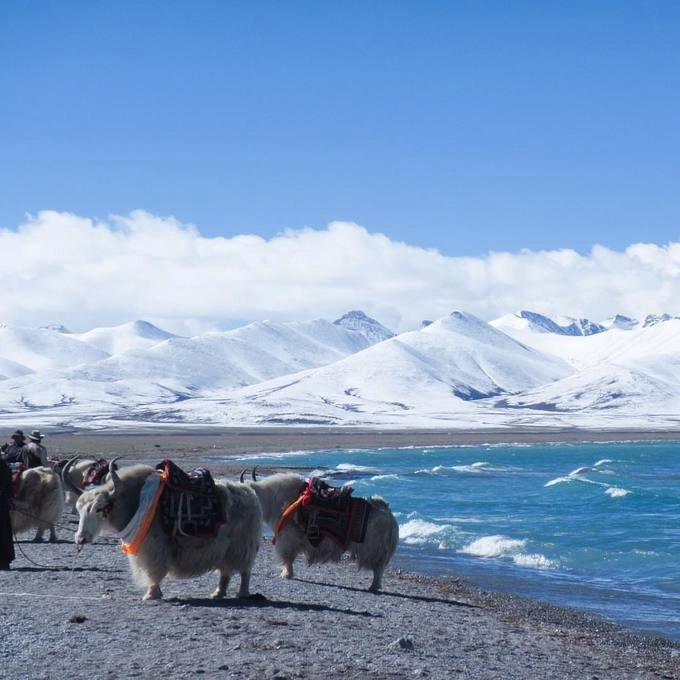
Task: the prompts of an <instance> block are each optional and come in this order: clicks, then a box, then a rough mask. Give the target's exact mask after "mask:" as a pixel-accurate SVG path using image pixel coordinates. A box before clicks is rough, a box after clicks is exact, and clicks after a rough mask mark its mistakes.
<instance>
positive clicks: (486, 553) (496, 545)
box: [461, 535, 527, 557]
mask: <svg viewBox="0 0 680 680" xmlns="http://www.w3.org/2000/svg"><path fill="white" fill-rule="evenodd" d="M526 544H527V542H526V541H523V540H520V539H517V538H508V537H507V536H500V535H495V536H482V537H481V538H478V539H476V540H475V541H472V543H470V544H469V545H467V546H465V547H464V548H463V549H462V550H461V552H463V553H466V554H467V555H474V556H475V557H510V556H511V555H512V554H513V553H517V552H518V551H519V550H521V549H522V548H524V546H525V545H526Z"/></svg>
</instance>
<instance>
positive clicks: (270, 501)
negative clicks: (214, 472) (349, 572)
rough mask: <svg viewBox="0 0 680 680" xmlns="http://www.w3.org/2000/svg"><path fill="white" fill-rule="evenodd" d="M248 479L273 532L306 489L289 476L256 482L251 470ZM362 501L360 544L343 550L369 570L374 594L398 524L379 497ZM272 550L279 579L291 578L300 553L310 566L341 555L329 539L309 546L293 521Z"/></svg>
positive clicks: (302, 482) (297, 477) (303, 483)
mask: <svg viewBox="0 0 680 680" xmlns="http://www.w3.org/2000/svg"><path fill="white" fill-rule="evenodd" d="M252 477H253V481H252V482H248V484H249V485H250V487H251V488H252V489H253V490H254V491H255V493H256V494H257V497H258V499H259V501H260V505H261V506H262V516H263V519H264V521H265V523H266V524H267V525H268V526H269V527H270V528H271V529H272V530H275V529H276V526H277V524H278V522H279V519H280V518H281V515H282V513H283V511H284V510H285V509H286V508H287V507H288V506H290V505H291V503H293V502H294V501H296V500H297V498H298V497H299V496H300V493H301V492H302V490H303V489H304V488H305V486H306V481H305V479H304V478H303V477H301V476H300V475H296V474H293V473H280V474H275V475H271V476H269V477H265V478H264V479H262V480H260V481H257V479H256V477H255V473H254V471H253V474H252ZM241 479H243V473H242V474H241ZM365 500H367V501H368V503H369V506H370V510H369V515H368V522H367V525H366V535H365V538H364V541H363V542H361V543H356V542H351V543H350V544H349V547H348V548H347V549H348V550H349V553H350V555H351V556H352V558H353V559H355V560H356V562H357V565H358V567H359V569H367V570H372V571H373V581H372V582H371V585H370V587H369V590H370V591H371V592H374V593H375V592H378V591H379V590H380V589H381V588H382V577H383V572H384V571H385V568H386V567H387V564H388V563H389V561H390V559H392V555H394V551H395V550H396V548H397V543H398V542H399V524H398V523H397V520H396V519H395V518H394V515H393V514H392V511H391V510H390V506H389V504H388V503H387V502H386V501H385V500H383V499H382V498H381V497H380V496H372V497H371V498H367V499H365ZM275 549H276V552H277V554H278V556H279V559H280V560H281V562H282V564H283V569H282V570H281V576H282V577H283V578H292V577H293V562H294V561H295V558H296V557H297V556H298V555H300V554H301V553H302V554H304V555H305V556H306V557H307V561H308V563H310V564H313V563H316V562H329V561H337V560H339V559H340V557H341V556H342V555H343V553H344V552H345V551H344V550H343V549H342V548H341V547H340V546H338V545H337V544H336V543H335V542H334V541H332V540H331V539H329V538H324V539H323V540H322V541H321V542H320V543H319V545H317V546H314V545H312V543H311V542H310V541H309V539H308V538H307V536H306V535H305V533H304V531H303V530H302V528H301V527H300V526H299V525H298V524H297V523H296V522H295V520H294V519H293V520H291V521H289V522H287V523H286V524H285V526H283V528H282V529H281V531H280V533H279V535H278V536H277V537H276V544H275Z"/></svg>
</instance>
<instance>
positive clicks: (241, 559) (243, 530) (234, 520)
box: [76, 465, 262, 600]
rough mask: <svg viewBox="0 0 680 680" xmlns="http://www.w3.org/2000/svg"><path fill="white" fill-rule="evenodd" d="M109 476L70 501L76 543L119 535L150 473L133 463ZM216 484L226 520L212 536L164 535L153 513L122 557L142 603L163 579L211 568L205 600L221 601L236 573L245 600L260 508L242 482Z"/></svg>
mask: <svg viewBox="0 0 680 680" xmlns="http://www.w3.org/2000/svg"><path fill="white" fill-rule="evenodd" d="M109 474H110V479H109V480H108V481H107V482H106V483H105V484H102V485H101V486H98V487H94V488H92V489H89V490H88V491H85V492H84V493H83V494H82V495H81V496H80V498H79V499H78V502H77V503H76V509H77V510H78V514H79V515H80V522H79V525H78V532H77V533H76V543H77V544H78V545H82V544H84V543H91V542H93V541H94V539H95V538H96V536H97V535H98V534H99V532H100V531H101V530H108V531H110V532H120V531H121V530H122V529H123V528H124V527H125V526H126V525H127V524H128V523H129V521H130V520H131V519H132V517H133V515H134V514H135V511H136V510H137V507H138V505H139V496H140V491H141V488H142V486H143V484H144V482H145V480H146V478H147V477H148V476H149V475H151V474H156V472H155V470H154V468H152V467H150V466H148V465H133V466H130V467H125V468H122V469H121V470H120V472H117V473H116V472H114V473H111V472H109ZM216 486H217V489H218V491H219V493H220V495H221V496H222V501H223V504H224V510H225V515H226V518H227V519H226V522H225V523H224V524H223V525H222V526H221V527H220V529H219V531H218V533H217V535H216V536H215V537H214V538H198V537H193V536H180V535H176V536H173V535H170V534H168V533H166V531H165V529H164V528H163V526H162V524H161V520H160V518H159V516H158V513H157V514H156V516H155V517H154V519H153V522H152V523H151V527H150V529H149V532H148V534H147V536H146V538H145V539H144V541H143V542H142V544H141V547H140V549H139V552H138V553H137V554H136V555H133V554H128V560H129V564H130V570H131V572H132V576H133V578H134V579H135V581H136V582H137V583H138V584H139V585H140V586H142V587H145V588H146V592H145V594H144V599H145V600H156V599H159V598H161V597H162V593H161V588H160V584H161V581H162V580H163V579H164V578H165V576H166V575H170V576H174V577H176V578H191V577H192V576H198V575H199V574H203V573H206V572H208V571H213V570H219V572H220V578H219V583H218V586H217V588H216V589H215V591H214V592H213V593H212V595H211V597H213V598H222V597H224V596H225V593H226V589H227V586H228V585H229V579H230V578H231V576H232V574H234V573H236V572H238V573H239V574H240V577H241V587H240V590H239V597H247V596H248V594H249V585H250V574H251V571H252V567H253V563H254V561H255V557H256V555H257V551H258V549H259V546H260V537H261V527H262V514H261V511H260V505H259V503H258V502H257V497H256V496H255V494H254V493H253V491H252V490H251V489H249V488H248V486H247V485H245V484H236V483H232V482H220V483H217V484H216Z"/></svg>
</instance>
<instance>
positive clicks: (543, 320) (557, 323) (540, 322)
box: [491, 310, 605, 335]
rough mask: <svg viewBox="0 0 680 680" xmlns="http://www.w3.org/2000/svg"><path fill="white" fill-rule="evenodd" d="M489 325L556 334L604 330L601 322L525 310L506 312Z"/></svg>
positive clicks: (591, 333) (580, 333)
mask: <svg viewBox="0 0 680 680" xmlns="http://www.w3.org/2000/svg"><path fill="white" fill-rule="evenodd" d="M491 325H492V326H494V327H495V328H499V329H500V330H503V331H512V330H515V331H533V332H535V333H556V334H557V335H594V334H595V333H601V332H602V331H603V330H605V327H604V326H603V325H602V324H598V323H593V322H592V321H589V320H588V319H575V318H573V317H571V316H560V317H557V318H556V319H551V318H549V317H547V316H544V315H543V314H537V313H536V312H528V311H526V310H522V311H521V312H517V314H506V315H505V316H502V317H500V318H498V319H495V320H494V321H491Z"/></svg>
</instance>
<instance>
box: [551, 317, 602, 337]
mask: <svg viewBox="0 0 680 680" xmlns="http://www.w3.org/2000/svg"><path fill="white" fill-rule="evenodd" d="M556 323H557V325H558V326H559V327H560V328H561V329H562V334H563V335H595V333H602V331H604V330H606V329H605V327H604V326H602V325H601V324H599V323H594V322H593V321H590V320H589V319H574V318H572V317H570V316H563V317H559V318H558V319H556Z"/></svg>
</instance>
